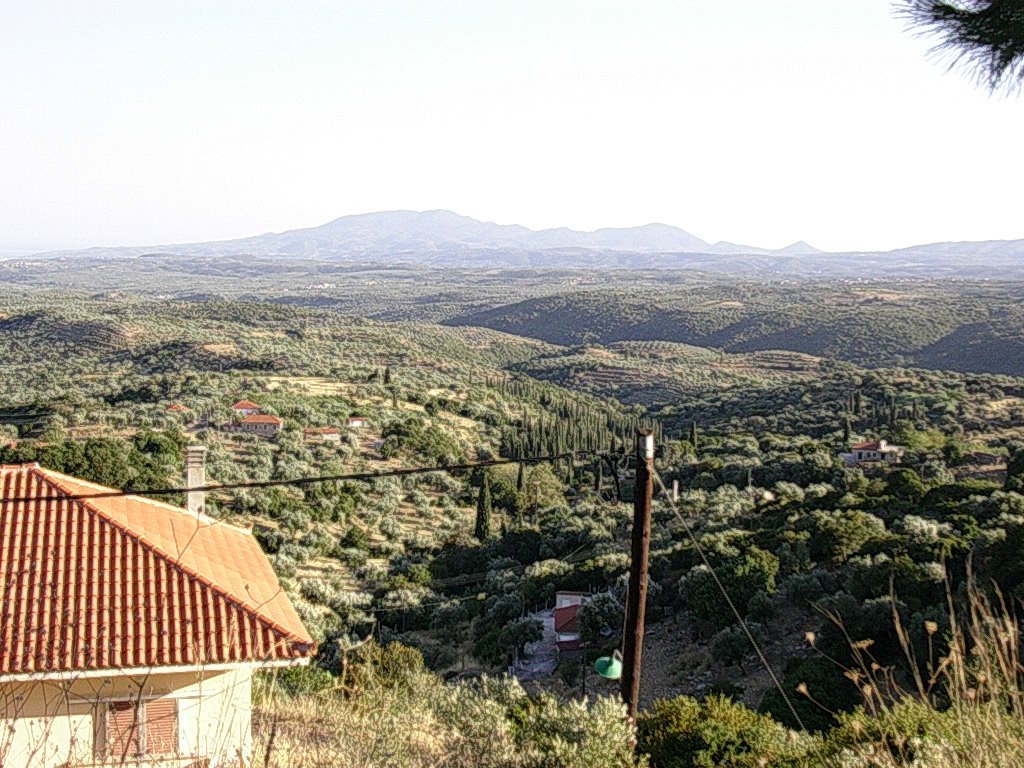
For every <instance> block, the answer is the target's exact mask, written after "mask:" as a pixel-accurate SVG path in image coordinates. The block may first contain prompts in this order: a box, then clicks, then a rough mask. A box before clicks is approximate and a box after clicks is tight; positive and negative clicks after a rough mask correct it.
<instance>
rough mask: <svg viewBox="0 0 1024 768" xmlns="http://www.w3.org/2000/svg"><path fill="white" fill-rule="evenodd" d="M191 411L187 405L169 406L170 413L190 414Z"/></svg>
mask: <svg viewBox="0 0 1024 768" xmlns="http://www.w3.org/2000/svg"><path fill="white" fill-rule="evenodd" d="M190 411H191V408H189V407H188V406H187V405H182V404H181V403H172V404H171V405H169V406H167V412H168V413H189V412H190Z"/></svg>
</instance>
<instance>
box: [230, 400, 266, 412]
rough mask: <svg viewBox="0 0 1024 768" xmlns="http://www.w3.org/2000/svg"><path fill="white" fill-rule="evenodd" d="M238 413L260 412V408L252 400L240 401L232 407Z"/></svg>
mask: <svg viewBox="0 0 1024 768" xmlns="http://www.w3.org/2000/svg"><path fill="white" fill-rule="evenodd" d="M231 407H232V408H234V409H235V410H236V411H243V410H244V411H251V410H253V409H255V410H259V406H258V405H256V403H254V402H253V401H252V400H239V401H238V402H237V403H235V404H234V405H232V406H231Z"/></svg>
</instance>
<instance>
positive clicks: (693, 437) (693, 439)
mask: <svg viewBox="0 0 1024 768" xmlns="http://www.w3.org/2000/svg"><path fill="white" fill-rule="evenodd" d="M690 445H692V446H693V450H695V451H696V450H697V422H696V421H691V422H690Z"/></svg>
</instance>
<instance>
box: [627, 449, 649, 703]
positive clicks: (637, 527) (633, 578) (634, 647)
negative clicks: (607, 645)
mask: <svg viewBox="0 0 1024 768" xmlns="http://www.w3.org/2000/svg"><path fill="white" fill-rule="evenodd" d="M653 495H654V433H653V432H651V431H650V430H649V429H638V430H637V431H636V484H635V485H634V487H633V558H632V562H631V564H630V567H629V591H628V593H627V598H626V636H625V637H624V638H623V642H622V700H623V701H624V702H626V708H627V710H628V713H629V717H630V719H631V720H635V719H636V710H637V703H638V701H639V699H640V670H641V667H642V664H643V650H644V614H645V613H646V610H647V556H648V553H649V552H650V549H651V497H652V496H653Z"/></svg>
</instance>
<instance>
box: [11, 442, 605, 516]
mask: <svg viewBox="0 0 1024 768" xmlns="http://www.w3.org/2000/svg"><path fill="white" fill-rule="evenodd" d="M603 455H604V452H602V451H569V452H566V453H557V454H551V455H547V456H523V457H520V458H517V459H488V460H486V461H476V462H472V463H469V464H445V465H439V466H434V467H407V468H402V469H383V470H374V471H372V472H351V473H348V474H343V475H320V476H316V477H296V478H291V479H289V480H254V481H251V482H245V483H219V484H216V485H202V486H195V487H191V488H149V489H139V490H128V491H124V490H122V491H101V492H98V493H72V494H60V495H55V496H16V497H12V498H5V499H0V504H18V503H26V504H27V503H30V502H36V501H84V500H90V499H114V498H120V497H123V496H142V495H145V496H172V495H175V494H181V493H190V492H201V493H206V492H211V491H227V490H232V489H236V488H277V487H282V486H299V487H302V486H306V485H314V484H316V483H334V482H345V481H368V480H375V479H377V478H381V477H408V476H410V475H426V474H431V473H434V472H459V471H464V470H469V469H480V468H484V467H498V466H502V465H505V464H540V463H543V462H547V461H562V460H564V459H576V458H578V457H580V456H603Z"/></svg>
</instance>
